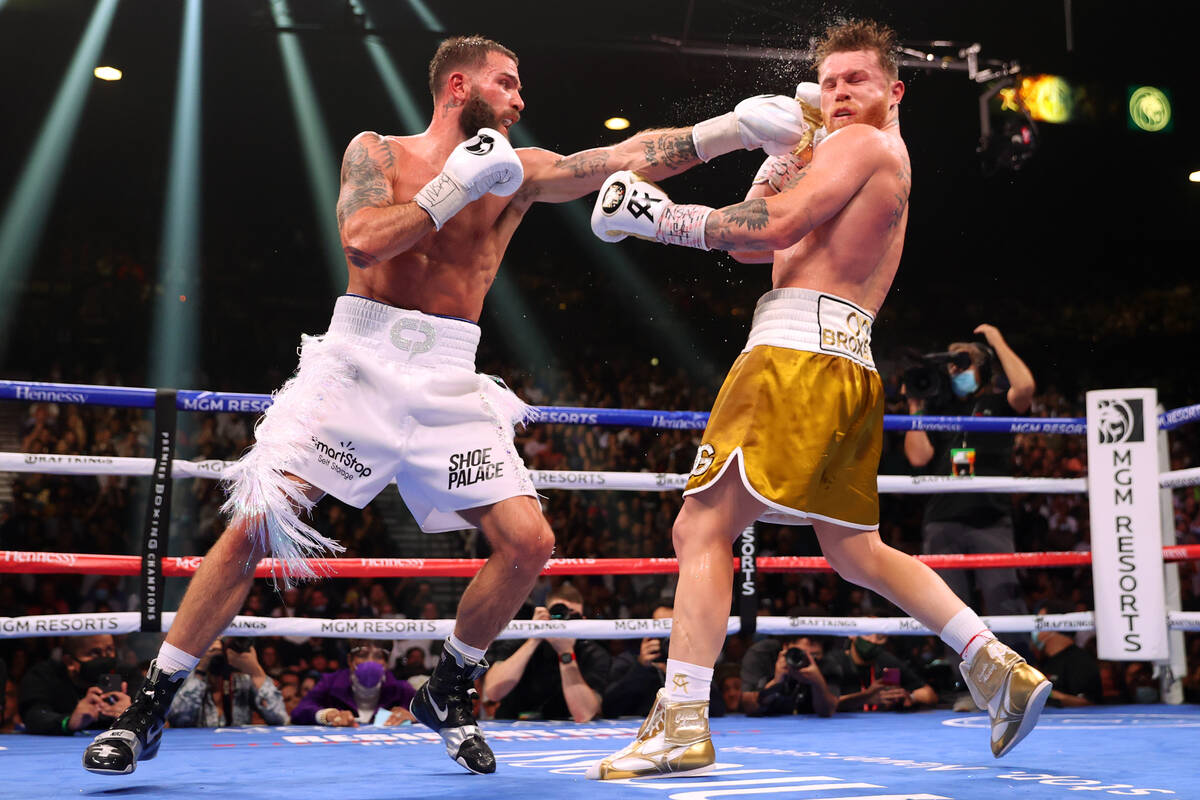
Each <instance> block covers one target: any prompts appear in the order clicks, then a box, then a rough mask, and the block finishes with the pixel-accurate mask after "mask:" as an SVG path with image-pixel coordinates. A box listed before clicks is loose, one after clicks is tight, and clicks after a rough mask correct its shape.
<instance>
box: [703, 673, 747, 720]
mask: <svg viewBox="0 0 1200 800" xmlns="http://www.w3.org/2000/svg"><path fill="white" fill-rule="evenodd" d="M741 669H742V668H741V667H740V666H738V665H737V664H735V663H732V662H725V663H724V664H717V668H716V671H715V672H714V673H713V674H714V676H715V677H716V682H715V683H716V686H717V687H718V691H720V693H721V704H722V705H723V706H724V707H725V713H726V714H740V713H742V712H743V711H744V709H743V708H742V674H741ZM712 707H713V706H712V704H710V705H709V708H710V712H709V713H712V712H711V708H712Z"/></svg>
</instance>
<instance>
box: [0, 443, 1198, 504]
mask: <svg viewBox="0 0 1200 800" xmlns="http://www.w3.org/2000/svg"><path fill="white" fill-rule="evenodd" d="M234 463H235V462H233V461H221V460H219V459H210V460H207V461H184V460H182V459H176V460H175V461H173V462H172V466H171V476H172V477H174V478H211V479H218V478H220V477H221V475H222V473H224V471H225V470H226V469H228V468H229V467H231V466H232V465H233V464H234ZM154 465H155V460H154V459H152V458H129V457H121V456H67V455H52V454H45V453H0V472H40V473H47V474H52V475H128V476H140V475H150V474H152V473H153V471H154ZM529 474H530V476H531V477H532V478H533V485H534V487H536V488H538V489H566V490H583V489H586V490H612V491H623V492H665V491H673V490H674V491H678V490H681V489H683V487H684V485H685V484H686V483H687V479H688V476H687V475H685V474H676V473H672V472H590V471H586V470H530V473H529ZM392 483H395V480H392ZM1158 483H1159V486H1161V487H1162V488H1164V489H1176V488H1180V487H1184V486H1195V485H1197V484H1200V467H1193V468H1191V469H1181V470H1175V471H1172V472H1164V473H1162V474H1160V475H1159V476H1158ZM879 491H880V492H883V493H885V494H954V493H967V492H981V493H988V494H1008V493H1012V492H1024V493H1028V494H1086V493H1087V478H1010V477H1004V476H999V475H997V476H975V477H961V478H960V477H954V476H950V475H880V476H879Z"/></svg>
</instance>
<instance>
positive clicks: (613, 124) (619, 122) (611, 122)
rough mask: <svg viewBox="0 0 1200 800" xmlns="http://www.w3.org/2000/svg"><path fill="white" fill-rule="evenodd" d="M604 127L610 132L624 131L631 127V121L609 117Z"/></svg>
mask: <svg viewBox="0 0 1200 800" xmlns="http://www.w3.org/2000/svg"><path fill="white" fill-rule="evenodd" d="M604 127H606V128H608V129H609V130H610V131H623V130H625V129H626V128H628V127H629V120H627V119H625V118H624V117H609V118H608V119H606V120H604Z"/></svg>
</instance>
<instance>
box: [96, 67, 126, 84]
mask: <svg viewBox="0 0 1200 800" xmlns="http://www.w3.org/2000/svg"><path fill="white" fill-rule="evenodd" d="M92 74H93V75H95V76H96V77H97V78H99V79H100V80H102V81H119V80H121V75H122V74H123V73H122V72H121V70H119V69H117V68H116V67H96V68H95V69H94V70H92Z"/></svg>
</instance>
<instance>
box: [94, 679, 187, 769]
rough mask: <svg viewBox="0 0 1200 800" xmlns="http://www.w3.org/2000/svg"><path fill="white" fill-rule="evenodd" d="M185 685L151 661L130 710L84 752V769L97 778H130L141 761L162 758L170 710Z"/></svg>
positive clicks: (181, 680) (118, 718)
mask: <svg viewBox="0 0 1200 800" xmlns="http://www.w3.org/2000/svg"><path fill="white" fill-rule="evenodd" d="M182 684H183V678H182V677H180V678H177V679H176V680H171V679H170V678H169V677H168V676H167V674H166V673H165V672H163V671H162V670H160V669H159V668H158V664H157V662H155V661H151V662H150V669H149V670H147V671H146V680H145V681H144V682H143V683H142V688H141V689H139V690H138V692H137V694H136V695H135V696H134V698H133V702H132V703H130V705H129V708H127V709H125V713H124V714H122V715H121V716H119V717H117V720H116V722H114V723H113V724H112V727H111V728H109V729H108V730H106V731H104V732H103V733H101V734H100V735H98V736H97V737H96V738H95V739H93V740H92V743H91V744H89V745H88V746H87V749H86V750H84V751H83V767H84V769H86V770H87V771H88V772H95V773H96V774H97V775H128V774H129V773H130V772H133V771H134V770H135V769H137V762H138V759H139V758H140V759H142V760H146V759H148V758H154V757H155V756H156V755H158V745H159V741H160V740H161V739H162V729H163V723H164V722H165V720H166V718H167V709H169V708H170V707H171V700H172V699H174V697H175V692H176V690H177V689H179V687H180V686H181V685H182Z"/></svg>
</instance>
